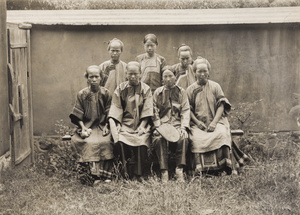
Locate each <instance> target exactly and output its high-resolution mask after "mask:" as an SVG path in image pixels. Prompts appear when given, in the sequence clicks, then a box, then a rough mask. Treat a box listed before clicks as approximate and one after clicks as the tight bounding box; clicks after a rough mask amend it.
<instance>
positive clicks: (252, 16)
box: [7, 7, 300, 25]
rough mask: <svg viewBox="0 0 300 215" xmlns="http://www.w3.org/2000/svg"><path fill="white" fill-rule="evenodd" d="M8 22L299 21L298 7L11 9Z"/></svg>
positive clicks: (63, 23) (40, 23)
mask: <svg viewBox="0 0 300 215" xmlns="http://www.w3.org/2000/svg"><path fill="white" fill-rule="evenodd" d="M7 22H8V23H28V24H38V25H218V24H266V23H299V22H300V7H269V8H230V9H184V10H11V11H7Z"/></svg>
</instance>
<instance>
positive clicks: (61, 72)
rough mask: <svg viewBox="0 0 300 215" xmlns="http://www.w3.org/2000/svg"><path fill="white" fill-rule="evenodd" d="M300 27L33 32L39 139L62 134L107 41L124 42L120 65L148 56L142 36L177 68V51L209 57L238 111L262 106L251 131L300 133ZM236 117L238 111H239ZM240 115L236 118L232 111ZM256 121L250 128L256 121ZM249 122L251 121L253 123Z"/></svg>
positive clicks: (86, 28)
mask: <svg viewBox="0 0 300 215" xmlns="http://www.w3.org/2000/svg"><path fill="white" fill-rule="evenodd" d="M299 32H300V25H299V24H259V25H258V24H255V25H254V24H253V25H252V24H248V25H213V26H60V25H54V26H43V25H33V27H32V30H31V44H32V47H31V51H32V90H33V115H34V123H33V124H34V134H35V135H40V134H41V133H43V132H46V133H47V134H55V123H56V121H57V120H60V119H63V120H64V121H65V123H66V124H68V125H71V124H70V123H69V118H68V115H69V113H70V111H71V109H72V107H73V104H74V101H75V97H76V93H77V92H78V91H79V90H80V89H82V88H83V87H85V86H86V80H85V78H84V77H83V73H84V71H85V69H86V68H87V67H88V66H89V65H92V64H96V65H99V64H100V63H102V62H103V61H105V60H108V59H109V55H108V52H107V43H106V42H107V41H109V40H110V39H112V38H114V37H116V38H119V39H121V40H122V41H123V42H124V45H125V47H124V52H123V53H122V56H121V60H123V61H125V62H128V61H131V60H134V59H135V57H136V56H137V55H138V54H141V53H143V52H144V50H143V43H142V42H143V37H144V35H146V34H147V33H154V34H156V35H157V37H158V43H159V45H158V49H157V53H158V54H160V55H162V56H164V57H165V58H166V60H167V64H169V65H172V64H175V63H177V62H178V57H177V52H176V47H178V46H179V45H180V44H182V43H186V44H187V45H189V46H191V47H192V49H193V52H194V53H193V57H194V58H196V57H197V56H199V55H200V56H202V57H205V58H207V59H208V60H209V61H210V63H211V65H212V71H211V73H210V78H211V79H212V80H214V81H217V82H218V83H220V85H221V86H222V88H223V91H224V93H225V95H226V96H227V97H228V99H229V100H230V101H231V103H232V105H233V108H238V107H240V106H241V105H242V104H243V103H247V102H249V103H253V102H254V101H257V100H261V102H259V103H258V104H257V105H256V106H255V107H254V108H253V109H250V110H245V112H246V113H250V112H251V113H252V110H253V114H252V115H251V116H250V117H251V119H250V120H252V121H255V122H256V123H257V125H256V126H255V127H252V128H251V130H256V131H258V130H290V129H297V127H296V122H295V120H294V119H292V118H291V117H290V116H289V115H288V112H289V110H290V109H291V108H292V106H293V95H292V94H293V93H299V92H300V80H299V79H300V55H299V51H300V33H299ZM233 111H234V110H233ZM233 113H234V112H233ZM250 120H249V121H250ZM246 123H248V122H246Z"/></svg>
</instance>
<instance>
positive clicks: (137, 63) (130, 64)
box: [126, 61, 142, 72]
mask: <svg viewBox="0 0 300 215" xmlns="http://www.w3.org/2000/svg"><path fill="white" fill-rule="evenodd" d="M129 66H136V67H138V69H139V71H140V72H141V71H142V69H141V64H140V63H139V62H137V61H130V62H128V63H127V66H126V70H128V67H129Z"/></svg>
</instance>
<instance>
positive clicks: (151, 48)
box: [144, 40, 157, 57]
mask: <svg viewBox="0 0 300 215" xmlns="http://www.w3.org/2000/svg"><path fill="white" fill-rule="evenodd" d="M156 48H157V45H156V44H155V43H153V42H152V41H150V40H147V42H146V43H145V44H144V49H145V52H146V53H147V54H148V56H149V57H152V56H153V55H154V53H155V51H156Z"/></svg>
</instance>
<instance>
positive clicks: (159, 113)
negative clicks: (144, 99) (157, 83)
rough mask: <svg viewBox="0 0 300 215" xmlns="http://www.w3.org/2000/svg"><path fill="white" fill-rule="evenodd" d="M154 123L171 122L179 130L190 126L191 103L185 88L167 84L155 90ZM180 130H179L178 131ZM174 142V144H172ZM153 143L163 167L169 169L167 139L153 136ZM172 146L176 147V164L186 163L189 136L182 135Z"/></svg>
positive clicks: (157, 124)
mask: <svg viewBox="0 0 300 215" xmlns="http://www.w3.org/2000/svg"><path fill="white" fill-rule="evenodd" d="M153 106H154V113H155V115H154V120H153V121H154V125H155V126H159V125H160V124H164V123H169V124H171V125H173V126H174V127H175V128H177V129H178V130H179V129H181V128H185V129H186V130H187V131H188V130H189V127H190V105H189V101H188V97H187V94H186V92H185V90H184V89H183V88H181V87H178V86H176V85H175V86H174V87H173V88H171V89H168V88H166V87H165V86H162V87H159V88H157V89H156V90H155V92H154V95H153ZM178 132H179V131H178ZM171 144H172V145H171ZM153 145H154V148H155V151H156V154H157V157H158V160H159V164H160V168H161V169H168V147H167V141H166V140H165V139H164V138H163V137H162V136H161V135H158V136H155V135H154V136H153ZM169 146H170V147H172V146H174V147H173V148H175V149H176V152H175V153H176V165H177V166H185V165H186V153H187V150H188V140H187V138H183V137H180V139H179V141H178V142H177V143H170V144H169Z"/></svg>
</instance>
